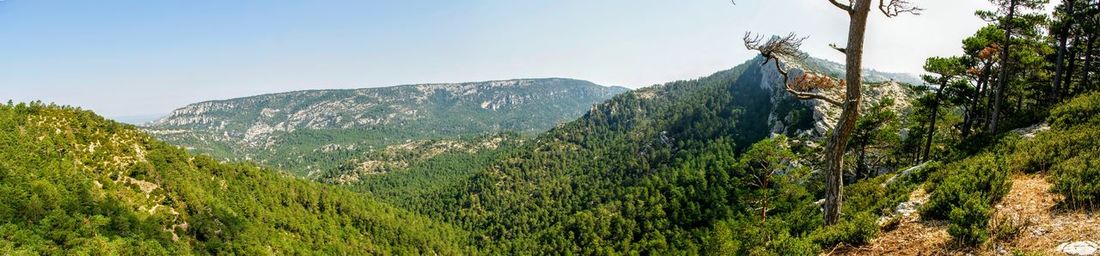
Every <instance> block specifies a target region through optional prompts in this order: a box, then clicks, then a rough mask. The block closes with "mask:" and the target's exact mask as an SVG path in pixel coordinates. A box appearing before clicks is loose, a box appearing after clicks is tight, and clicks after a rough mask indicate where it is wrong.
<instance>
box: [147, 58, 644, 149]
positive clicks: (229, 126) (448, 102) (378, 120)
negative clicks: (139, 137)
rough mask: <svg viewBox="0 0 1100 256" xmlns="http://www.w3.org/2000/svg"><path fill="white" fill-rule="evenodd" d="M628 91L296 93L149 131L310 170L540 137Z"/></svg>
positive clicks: (562, 85) (535, 86)
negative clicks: (344, 157) (383, 155)
mask: <svg viewBox="0 0 1100 256" xmlns="http://www.w3.org/2000/svg"><path fill="white" fill-rule="evenodd" d="M625 91H627V89H626V88H622V87H605V86H600V85H596V84H593V83H591V82H587V81H581V80H573V79H563V78H548V79H516V80H502V81H488V82H471V83H448V84H442V83H441V84H417V85H402V86H393V87H381V88H365V89H346V90H311V91H296V92H286V93H277V94H267V95H258V96H252V97H245V98H238V99H229V100H219V101H208V102H201V103H195V104H191V105H188V106H185V107H183V108H180V109H177V110H175V111H173V112H172V113H171V114H169V115H168V116H165V117H163V118H161V119H159V120H156V121H153V122H151V123H150V124H149V125H148V126H146V127H144V130H145V131H146V132H148V133H149V134H152V135H154V136H156V137H158V138H160V139H162V140H165V141H167V142H169V143H172V144H175V145H180V146H183V147H186V148H189V149H195V150H198V151H203V152H207V153H212V154H214V155H215V156H218V157H221V158H225V159H229V160H255V161H258V162H261V163H267V162H268V160H272V161H276V160H286V161H296V162H300V163H301V164H302V165H304V166H308V165H309V163H307V162H309V161H313V160H309V159H321V157H315V156H305V155H303V154H309V153H308V152H313V151H314V149H317V148H320V147H323V146H325V145H340V146H342V147H358V148H366V147H368V146H384V145H387V144H390V143H393V142H395V141H398V140H404V139H410V138H411V139H417V138H424V137H427V138H441V137H450V136H462V135H469V134H483V133H493V132H541V131H544V130H548V129H550V128H553V127H554V125H556V124H558V123H561V122H565V121H569V120H572V119H574V118H577V117H579V116H581V115H583V114H584V113H585V111H587V110H588V109H589V108H590V107H591V106H592V105H593V104H596V103H599V102H602V101H604V100H607V99H609V98H611V97H612V96H615V95H617V94H619V93H622V92H625ZM288 147H293V148H288ZM330 148H331V147H330ZM332 151H333V150H328V151H327V152H332ZM302 152H306V153H302ZM327 152H322V153H327ZM337 153H338V152H337ZM287 159H289V160H287ZM337 160H339V159H337ZM330 162H331V161H330ZM280 164H281V163H280ZM276 165H279V164H276ZM277 167H285V168H290V169H293V168H295V167H293V166H277ZM303 168H304V167H303Z"/></svg>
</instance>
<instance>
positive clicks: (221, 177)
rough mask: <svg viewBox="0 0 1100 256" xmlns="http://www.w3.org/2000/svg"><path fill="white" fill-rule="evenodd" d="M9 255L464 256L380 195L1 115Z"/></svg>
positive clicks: (0, 182) (439, 229)
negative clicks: (314, 255)
mask: <svg viewBox="0 0 1100 256" xmlns="http://www.w3.org/2000/svg"><path fill="white" fill-rule="evenodd" d="M0 194H3V195H4V196H2V197H0V254H6V253H15V254H22V253H31V254H35V253H43V254H92V255H99V254H138V255H157V254H172V255H175V254H229V253H233V254H303V253H304V254H308V253H323V254H362V253H368V254H389V253H399V254H461V253H463V252H466V250H467V249H468V248H466V247H465V246H463V244H464V243H465V241H466V238H465V233H464V232H462V231H460V230H459V229H457V228H454V227H452V226H450V225H446V224H442V223H439V222H436V221H433V220H431V219H428V218H426V217H422V216H419V215H417V214H413V213H410V212H408V211H406V210H402V209H398V208H395V207H392V206H390V205H388V204H384V203H380V202H378V201H376V200H374V199H371V198H370V197H364V196H362V195H359V194H356V193H353V192H349V191H346V190H343V189H338V188H333V187H329V186H325V185H321V184H318V183H314V182H310V181H305V180H301V179H296V178H292V177H288V176H285V175H284V174H280V173H279V172H276V171H273V170H269V169H264V168H259V167H256V166H255V165H252V164H244V163H219V162H218V161H216V160H214V159H212V158H210V157H206V156H195V155H191V154H189V153H187V152H185V151H184V150H183V149H180V148H178V147H175V146H169V145H168V144H165V143H163V142H160V141H157V140H155V139H152V138H151V137H149V136H148V135H145V134H144V133H142V132H141V131H139V130H137V129H136V128H135V127H133V126H129V125H122V124H118V123H115V122H113V121H109V120H105V119H103V118H101V117H99V116H96V115H95V114H93V113H91V112H89V111H83V110H80V109H75V108H70V107H58V106H52V105H43V104H41V103H30V104H22V103H21V104H12V103H10V102H9V103H8V104H6V105H0Z"/></svg>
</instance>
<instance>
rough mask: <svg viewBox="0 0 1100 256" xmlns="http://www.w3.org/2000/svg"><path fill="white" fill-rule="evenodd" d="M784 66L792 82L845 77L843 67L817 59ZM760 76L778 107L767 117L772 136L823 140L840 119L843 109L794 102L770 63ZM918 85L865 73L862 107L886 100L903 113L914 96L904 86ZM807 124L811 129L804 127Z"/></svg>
mask: <svg viewBox="0 0 1100 256" xmlns="http://www.w3.org/2000/svg"><path fill="white" fill-rule="evenodd" d="M757 63H760V62H759V61H758V62H757ZM785 64H786V65H785V66H786V67H788V68H789V69H790V71H789V73H790V77H791V79H794V78H796V77H798V76H800V75H802V74H803V73H804V72H805V70H811V71H812V72H813V73H817V74H826V75H829V76H833V77H839V76H840V74H843V73H844V66H843V65H841V64H838V63H834V62H830V61H827V60H822V59H816V58H809V59H806V60H805V61H802V62H795V63H792V62H787V63H785ZM761 76H762V77H761V79H760V81H761V82H760V88H761V89H764V90H765V91H767V92H768V93H769V95H770V96H771V99H770V101H771V103H772V105H773V106H775V108H773V109H774V110H773V111H772V113H771V115H769V117H768V124H769V126H770V127H771V128H772V130H771V132H772V133H773V134H788V135H806V136H823V135H825V134H826V132H828V131H829V130H832V129H833V127H834V126H835V125H836V123H837V119H839V118H840V112H841V109H840V107H838V106H834V105H832V104H829V103H826V102H824V101H821V100H798V99H795V98H794V97H792V96H791V95H790V93H788V92H787V91H786V89H785V87H784V81H783V77H782V75H780V74H779V72H778V71H776V70H775V67H774V66H773V64H771V63H769V64H768V65H766V66H764V67H761ZM918 81H919V80H916V78H914V77H913V76H911V75H907V74H895V73H884V72H878V71H873V70H864V85H863V102H862V107H863V108H864V109H866V108H868V107H870V106H871V105H873V104H875V103H877V102H880V101H882V100H883V99H886V98H892V99H894V106H893V107H894V110H895V111H899V113H904V112H906V111H908V109H909V107H910V103H909V102H910V101H911V100H912V98H913V96H912V95H913V93H912V92H911V91H910V90H909V89H908V88H906V86H905V85H903V83H908V84H912V83H916V82H918ZM820 93H824V94H826V95H829V96H831V97H832V98H833V99H837V100H840V99H841V98H843V97H844V89H843V88H838V89H834V90H827V91H821V92H820ZM791 105H793V106H803V107H805V108H808V109H809V110H810V112H811V113H809V116H808V117H809V119H805V118H806V116H800V114H802V113H799V112H797V111H792V109H797V108H791V107H790V106H791ZM800 119H802V120H800ZM807 122H808V123H809V125H805V123H807ZM800 123H801V124H800Z"/></svg>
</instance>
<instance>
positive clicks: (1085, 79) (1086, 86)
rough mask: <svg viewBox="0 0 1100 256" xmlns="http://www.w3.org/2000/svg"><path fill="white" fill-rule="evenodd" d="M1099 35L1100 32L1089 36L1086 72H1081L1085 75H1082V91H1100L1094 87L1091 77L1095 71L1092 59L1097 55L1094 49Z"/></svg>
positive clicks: (1086, 50) (1086, 49) (1086, 52)
mask: <svg viewBox="0 0 1100 256" xmlns="http://www.w3.org/2000/svg"><path fill="white" fill-rule="evenodd" d="M1097 35H1100V32H1095V31H1094V32H1093V33H1092V35H1089V42H1088V44H1087V46H1086V47H1085V70H1084V71H1085V72H1081V73H1083V74H1081V90H1082V91H1087V90H1096V89H1100V88H1096V87H1093V86H1092V80H1091V79H1090V77H1089V72H1092V71H1093V70H1092V58H1093V55H1096V53H1095V52H1094V50H1095V49H1093V47H1094V46H1095V45H1096V36H1097Z"/></svg>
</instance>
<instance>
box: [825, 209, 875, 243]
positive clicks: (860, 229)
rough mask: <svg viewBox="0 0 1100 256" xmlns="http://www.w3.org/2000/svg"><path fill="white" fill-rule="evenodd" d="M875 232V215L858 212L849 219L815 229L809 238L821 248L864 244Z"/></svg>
mask: <svg viewBox="0 0 1100 256" xmlns="http://www.w3.org/2000/svg"><path fill="white" fill-rule="evenodd" d="M877 234H878V223H877V219H876V218H875V215H874V214H871V213H869V212H860V213H857V214H856V215H855V216H852V218H851V219H847V220H843V221H841V222H840V223H837V224H835V225H832V226H828V227H824V228H821V229H818V230H815V231H814V232H813V233H812V234H810V239H811V240H812V241H813V242H814V243H816V244H818V245H821V247H822V248H827V247H832V246H836V245H839V244H848V245H864V244H867V242H870V241H871V239H872V238H874V237H875V235H877Z"/></svg>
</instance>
